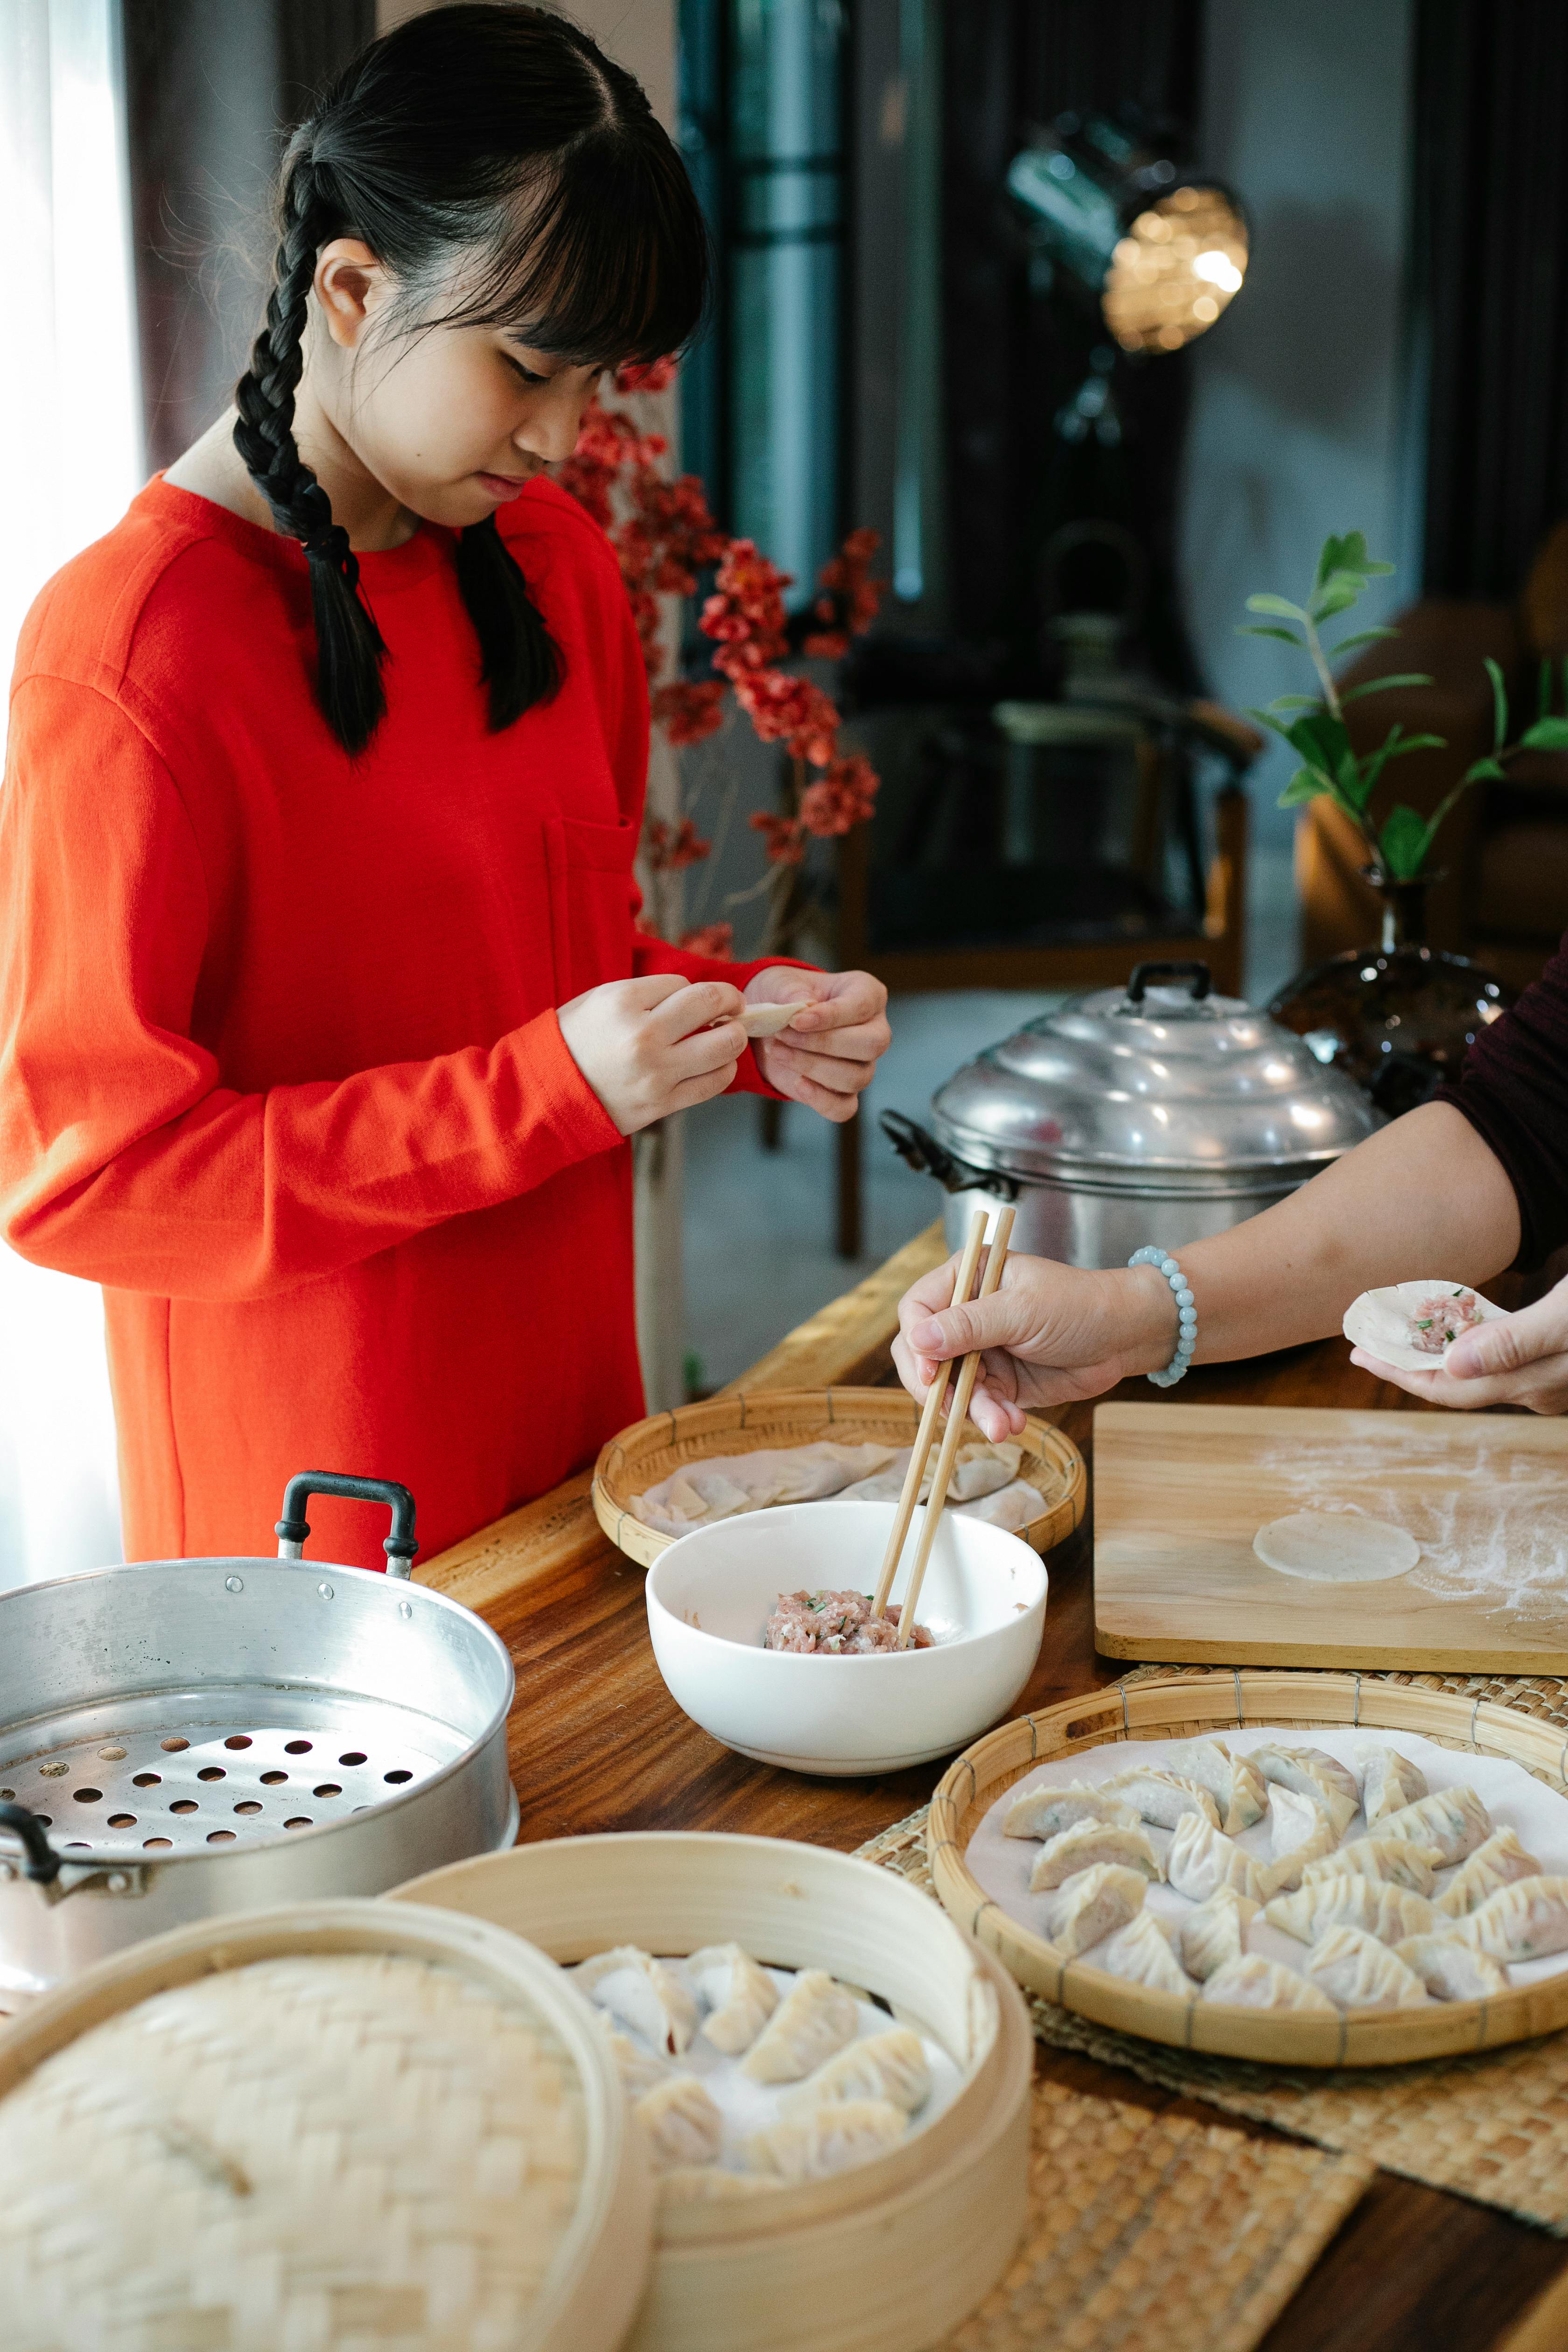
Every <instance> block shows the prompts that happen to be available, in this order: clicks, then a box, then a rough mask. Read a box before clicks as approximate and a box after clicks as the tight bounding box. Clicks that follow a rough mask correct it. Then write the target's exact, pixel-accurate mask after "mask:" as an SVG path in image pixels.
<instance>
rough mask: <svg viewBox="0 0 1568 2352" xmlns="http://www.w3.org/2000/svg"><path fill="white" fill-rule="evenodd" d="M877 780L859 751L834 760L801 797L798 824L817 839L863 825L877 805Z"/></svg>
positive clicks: (874, 772)
mask: <svg viewBox="0 0 1568 2352" xmlns="http://www.w3.org/2000/svg"><path fill="white" fill-rule="evenodd" d="M878 783H879V777H878V775H877V772H876V770H875V769H874V768H873V767H872V765H871V762H870V761H869V760H868V759H867V757H866V755H865V753H864V752H862V751H853V752H851V753H850V755H849V757H848V758H847V760H835V761H833V762H832V764H831V765H830V766H829V768H828V770H827V772H826V774H825V775H823V776H819V777H818V778H817V779H816V782H814V783H810V784H808V785H807V786H806V788H805V792H804V793H802V794H801V796H800V821H801V823H802V824H803V825H804V826H805V830H806V831H807V833H812V834H816V835H817V837H818V839H830V838H832V837H833V836H834V835H838V834H842V833H848V832H849V831H850V830H851V828H852V827H853V826H855V825H858V824H864V823H865V821H866V819H867V818H868V816H869V815H870V814H871V812H872V810H873V809H874V808H875V807H876V804H877V786H878Z"/></svg>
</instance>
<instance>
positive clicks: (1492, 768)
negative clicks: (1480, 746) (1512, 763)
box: [1445, 758, 1507, 805]
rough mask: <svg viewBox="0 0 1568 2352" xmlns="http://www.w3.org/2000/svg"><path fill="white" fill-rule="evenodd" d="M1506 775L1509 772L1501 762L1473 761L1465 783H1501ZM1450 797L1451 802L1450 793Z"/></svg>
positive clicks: (1492, 760) (1465, 776)
mask: <svg viewBox="0 0 1568 2352" xmlns="http://www.w3.org/2000/svg"><path fill="white" fill-rule="evenodd" d="M1506 774H1507V771H1506V769H1505V768H1504V767H1503V766H1502V764H1501V762H1500V761H1497V760H1494V759H1491V758H1487V759H1485V760H1475V761H1471V763H1470V765H1469V766H1468V768H1467V769H1466V770H1465V773H1464V778H1463V781H1464V782H1466V783H1467V784H1480V783H1488V782H1490V783H1501V782H1502V781H1503V779H1504V777H1505V775H1506ZM1448 797H1449V799H1450V800H1451V799H1452V798H1453V794H1452V793H1450V794H1449V796H1448ZM1445 805H1446V803H1445Z"/></svg>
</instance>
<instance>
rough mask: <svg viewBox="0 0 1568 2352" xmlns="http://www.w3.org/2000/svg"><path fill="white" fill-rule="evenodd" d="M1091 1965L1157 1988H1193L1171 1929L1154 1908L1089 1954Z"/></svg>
mask: <svg viewBox="0 0 1568 2352" xmlns="http://www.w3.org/2000/svg"><path fill="white" fill-rule="evenodd" d="M1089 1957H1090V1960H1091V1962H1092V1965H1093V1966H1094V1967H1095V1968H1097V1969H1104V1970H1105V1971H1106V1973H1107V1975H1108V1976H1113V1977H1124V1978H1125V1979H1126V1980H1127V1982H1128V1983H1129V1984H1141V1985H1148V1986H1149V1987H1150V1989H1151V1990H1152V1991H1154V1992H1175V1993H1181V1994H1183V1995H1187V1994H1190V1993H1191V1991H1192V1990H1193V1988H1192V1986H1191V1985H1190V1984H1189V1982H1188V1981H1187V1977H1186V1973H1185V1971H1184V1969H1183V1967H1182V1964H1181V1962H1180V1961H1179V1960H1178V1959H1177V1958H1176V1955H1175V1953H1174V1951H1173V1949H1172V1947H1171V1937H1170V1932H1169V1930H1168V1929H1167V1928H1166V1927H1164V1926H1163V1923H1162V1922H1161V1921H1160V1920H1158V1919H1156V1918H1155V1916H1154V1914H1153V1913H1152V1911H1140V1912H1139V1914H1138V1916H1137V1917H1136V1918H1135V1919H1130V1920H1129V1921H1128V1923H1127V1925H1126V1927H1119V1928H1118V1929H1117V1931H1116V1933H1115V1935H1114V1936H1111V1937H1109V1938H1108V1940H1107V1941H1106V1942H1105V1943H1103V1944H1102V1945H1101V1946H1100V1949H1099V1950H1098V1951H1097V1952H1094V1953H1091V1954H1090V1956H1089Z"/></svg>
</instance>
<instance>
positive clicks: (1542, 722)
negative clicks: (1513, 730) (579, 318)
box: [1521, 719, 1568, 751]
mask: <svg viewBox="0 0 1568 2352" xmlns="http://www.w3.org/2000/svg"><path fill="white" fill-rule="evenodd" d="M1521 740H1522V741H1523V744H1524V748H1525V750H1526V751H1568V719H1537V720H1536V722H1535V724H1534V726H1533V727H1527V728H1526V729H1525V730H1524V734H1523V737H1522V739H1521Z"/></svg>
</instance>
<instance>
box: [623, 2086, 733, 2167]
mask: <svg viewBox="0 0 1568 2352" xmlns="http://www.w3.org/2000/svg"><path fill="white" fill-rule="evenodd" d="M632 2113H633V2115H634V2116H636V2117H637V2121H638V2123H639V2124H641V2126H642V2127H643V2129H644V2130H645V2131H646V2132H647V2136H648V2139H649V2141H650V2142H651V2144H652V2147H653V2160H654V2167H655V2169H656V2170H658V2171H660V2172H667V2171H670V2170H672V2169H673V2168H675V2167H676V2166H677V2165H685V2164H711V2163H712V2162H713V2160H714V2158H715V2157H716V2156H717V2155H718V2153H719V2150H720V2147H721V2145H722V2143H723V2138H724V2118H723V2116H721V2114H720V2112H719V2109H718V2107H717V2106H716V2105H714V2102H713V2100H712V2099H711V2098H710V2095H709V2094H708V2093H707V2092H706V2091H705V2090H704V2089H703V2087H702V2085H701V2084H700V2082H699V2081H698V2079H697V2077H696V2075H695V2074H670V2075H668V2077H667V2078H666V2080H665V2081H664V2082H662V2083H656V2084H654V2086H653V2088H652V2090H650V2091H645V2092H644V2093H643V2095H642V2097H641V2098H640V2099H638V2100H637V2101H636V2102H635V2103H634V2105H633V2107H632Z"/></svg>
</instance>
